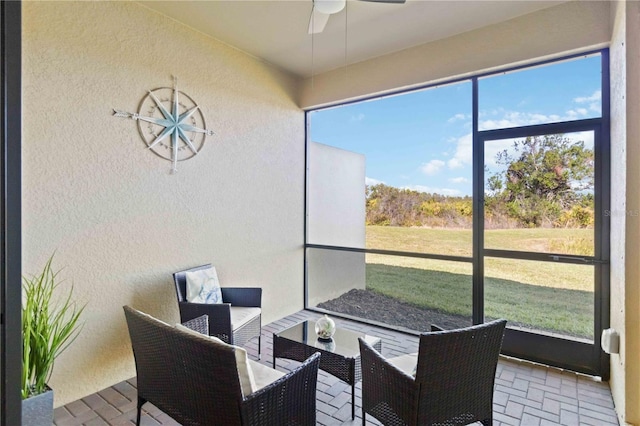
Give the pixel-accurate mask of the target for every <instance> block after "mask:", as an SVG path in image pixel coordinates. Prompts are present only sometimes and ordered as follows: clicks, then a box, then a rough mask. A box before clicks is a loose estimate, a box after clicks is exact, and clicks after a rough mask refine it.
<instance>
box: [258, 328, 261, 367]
mask: <svg viewBox="0 0 640 426" xmlns="http://www.w3.org/2000/svg"><path fill="white" fill-rule="evenodd" d="M261 342H262V333H260V335H259V336H258V360H261V359H262V345H261Z"/></svg>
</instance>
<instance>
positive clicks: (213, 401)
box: [124, 306, 320, 426]
mask: <svg viewBox="0 0 640 426" xmlns="http://www.w3.org/2000/svg"><path fill="white" fill-rule="evenodd" d="M124 312H125V317H126V319H127V325H128V327H129V335H130V336H131V344H132V347H133V354H134V358H135V363H136V373H137V388H138V407H137V408H138V417H137V422H136V424H137V425H140V416H141V409H142V405H143V404H144V403H146V402H150V403H152V404H153V405H155V406H156V407H158V408H159V409H160V410H162V411H163V412H165V413H166V414H168V415H169V416H171V417H172V418H173V419H174V420H175V421H177V422H179V423H181V424H182V425H184V426H189V425H202V426H212V425H225V426H227V425H309V426H311V425H315V422H316V383H317V377H318V367H319V364H320V354H318V353H315V354H313V355H312V356H310V357H309V358H308V359H307V360H306V361H305V362H303V363H302V364H301V365H300V366H298V368H296V369H295V370H294V371H292V372H290V373H288V374H286V375H284V373H282V372H279V371H276V370H273V369H272V368H270V367H267V366H265V365H263V364H259V363H258V362H255V361H249V363H251V364H252V365H253V367H254V369H253V371H254V374H255V380H256V382H257V383H258V384H259V386H258V387H259V389H257V390H256V391H254V392H253V393H251V394H249V395H243V392H242V388H241V384H240V379H239V374H238V369H237V364H236V355H235V349H234V347H233V346H231V345H226V344H219V343H215V342H214V340H213V339H211V338H209V337H207V336H206V335H204V334H203V335H199V334H198V333H189V332H185V331H183V330H180V329H178V328H176V327H172V326H170V325H168V324H166V323H164V322H162V321H159V320H157V319H155V318H153V317H151V316H149V315H147V314H144V313H142V312H140V311H137V310H135V309H132V308H130V307H129V306H125V307H124ZM201 319H202V317H201V318H200V319H197V320H196V321H192V322H191V323H190V324H188V325H189V326H191V327H193V326H196V327H195V328H200V329H201V330H203V331H206V329H207V325H206V323H205V325H204V329H202V328H201V327H198V325H200V326H201V325H202V321H201ZM204 319H205V320H206V317H204ZM261 372H262V373H265V372H266V374H262V375H261V376H260V374H261ZM273 378H275V380H274V381H269V380H267V379H273Z"/></svg>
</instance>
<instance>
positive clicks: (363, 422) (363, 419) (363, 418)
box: [362, 407, 367, 426]
mask: <svg viewBox="0 0 640 426" xmlns="http://www.w3.org/2000/svg"><path fill="white" fill-rule="evenodd" d="M365 416H366V414H365V413H364V407H362V426H364V425H365V424H367V421H366V420H365Z"/></svg>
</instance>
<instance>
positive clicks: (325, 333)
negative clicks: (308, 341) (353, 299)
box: [316, 315, 336, 339]
mask: <svg viewBox="0 0 640 426" xmlns="http://www.w3.org/2000/svg"><path fill="white" fill-rule="evenodd" d="M335 332H336V323H335V322H334V321H333V320H332V319H331V318H329V317H328V316H326V315H325V316H323V317H320V318H319V319H318V321H316V334H317V335H318V337H319V338H321V339H331V337H333V335H334V333H335Z"/></svg>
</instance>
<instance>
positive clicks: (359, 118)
mask: <svg viewBox="0 0 640 426" xmlns="http://www.w3.org/2000/svg"><path fill="white" fill-rule="evenodd" d="M364 117H365V115H364V114H363V113H360V114H358V115H352V116H351V118H350V120H351V121H362V120H364Z"/></svg>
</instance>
